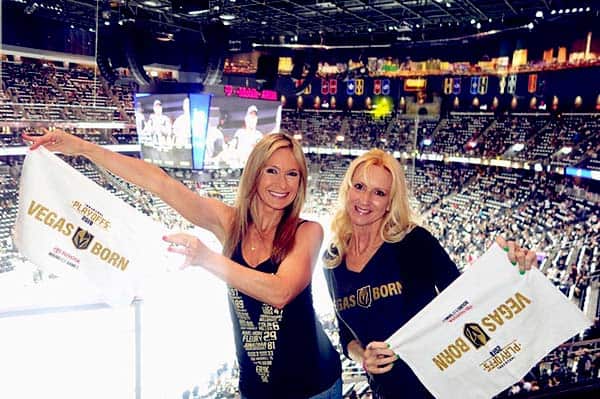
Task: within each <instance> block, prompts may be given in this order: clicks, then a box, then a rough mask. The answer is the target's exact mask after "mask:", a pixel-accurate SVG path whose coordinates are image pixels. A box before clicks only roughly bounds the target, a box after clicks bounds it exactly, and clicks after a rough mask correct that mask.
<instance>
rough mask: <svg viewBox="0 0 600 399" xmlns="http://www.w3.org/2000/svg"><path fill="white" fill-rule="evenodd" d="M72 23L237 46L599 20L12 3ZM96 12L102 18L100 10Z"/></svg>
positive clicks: (437, 7)
mask: <svg viewBox="0 0 600 399" xmlns="http://www.w3.org/2000/svg"><path fill="white" fill-rule="evenodd" d="M8 1H11V2H13V3H15V4H19V5H20V6H22V7H23V10H24V12H25V13H30V14H32V13H37V14H47V15H48V16H49V17H53V18H57V19H62V20H64V21H66V22H68V23H71V24H78V25H87V26H89V27H92V28H93V26H94V25H95V24H96V18H95V17H96V15H99V22H100V23H102V24H104V23H107V22H108V23H119V21H121V23H124V21H125V22H127V21H137V22H138V23H139V22H140V21H143V22H144V24H146V26H148V27H149V28H151V29H153V30H155V31H161V32H166V31H170V32H172V33H173V34H175V35H176V33H177V32H178V31H181V30H187V31H198V32H201V31H202V30H203V29H204V27H206V26H207V25H210V24H215V23H218V24H224V25H227V26H229V31H230V38H231V39H233V40H245V41H248V40H251V41H258V42H263V43H267V42H268V43H278V44H293V43H300V44H301V43H305V44H323V43H326V44H342V43H345V44H357V43H360V44H369V43H375V42H398V41H409V42H410V41H427V40H440V39H442V40H443V39H444V38H451V37H459V36H461V35H471V34H473V35H474V34H478V33H481V32H487V31H491V30H496V31H502V30H509V29H514V28H516V27H519V26H524V25H528V24H529V23H534V24H541V23H546V22H552V21H563V22H567V23H568V22H569V21H575V19H576V18H577V17H580V18H581V17H583V16H587V17H588V18H592V16H595V17H597V16H598V7H597V5H596V2H595V1H593V0H583V1H575V0H408V1H396V0H329V1H324V0H208V1H207V0H179V1H172V0H98V1H97V0H8ZM96 11H98V12H96Z"/></svg>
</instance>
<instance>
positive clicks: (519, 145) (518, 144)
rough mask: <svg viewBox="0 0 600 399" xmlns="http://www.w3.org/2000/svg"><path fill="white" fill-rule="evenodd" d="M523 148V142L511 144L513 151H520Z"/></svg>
mask: <svg viewBox="0 0 600 399" xmlns="http://www.w3.org/2000/svg"><path fill="white" fill-rule="evenodd" d="M523 148H525V144H523V143H517V144H515V145H513V151H514V152H521V151H523Z"/></svg>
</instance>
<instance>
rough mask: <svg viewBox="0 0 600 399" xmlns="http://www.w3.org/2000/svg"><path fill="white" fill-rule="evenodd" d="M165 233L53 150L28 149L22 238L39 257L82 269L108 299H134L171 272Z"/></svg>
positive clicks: (56, 269)
mask: <svg viewBox="0 0 600 399" xmlns="http://www.w3.org/2000/svg"><path fill="white" fill-rule="evenodd" d="M165 233H166V229H165V228H164V227H163V226H162V225H160V224H159V223H157V222H155V221H153V220H151V219H150V218H149V217H147V216H145V215H143V214H142V213H141V212H139V211H137V210H136V209H134V208H133V207H131V206H130V205H128V204H126V203H125V202H123V201H122V200H120V199H119V198H117V197H115V196H114V195H113V194H111V193H109V192H108V191H106V190H105V189H104V188H102V187H100V186H99V185H98V184H96V183H94V182H93V181H92V180H90V179H88V178H87V177H85V176H84V175H82V174H81V173H79V172H78V171H77V170H75V169H74V168H72V167H71V166H69V165H68V164H67V163H66V162H64V161H62V160H61V159H60V158H59V157H57V156H56V155H54V154H52V153H51V152H49V151H48V150H46V149H45V148H43V147H40V148H39V149H37V150H35V151H29V152H28V154H27V157H26V158H25V162H24V164H23V171H22V175H21V182H20V190H19V212H18V215H17V221H16V225H15V241H16V245H17V247H18V249H19V251H20V252H21V254H23V255H24V256H26V257H27V258H28V259H29V260H30V261H31V262H33V263H35V264H37V265H39V266H40V267H44V268H47V269H48V270H50V271H52V272H53V273H58V274H60V273H61V271H64V272H66V273H71V272H76V271H78V272H80V273H82V274H83V275H84V276H85V277H87V278H88V279H89V281H90V282H91V283H92V284H93V285H94V286H96V287H97V288H98V289H99V292H100V294H101V296H102V297H103V298H104V300H105V301H106V303H108V304H110V305H113V306H115V305H123V304H129V303H131V301H132V300H133V299H134V297H136V296H138V297H139V296H141V287H142V282H143V280H144V278H145V277H147V276H149V275H151V274H155V273H157V272H161V271H164V270H165V269H166V263H167V261H168V260H167V257H168V255H167V250H166V248H167V245H166V243H164V242H163V241H162V236H163V235H164V234H165ZM68 269H71V270H68Z"/></svg>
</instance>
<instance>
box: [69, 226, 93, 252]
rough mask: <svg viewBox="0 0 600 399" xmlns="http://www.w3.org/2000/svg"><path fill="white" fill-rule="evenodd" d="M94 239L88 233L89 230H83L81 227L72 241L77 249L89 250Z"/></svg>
mask: <svg viewBox="0 0 600 399" xmlns="http://www.w3.org/2000/svg"><path fill="white" fill-rule="evenodd" d="M93 238H94V236H93V235H91V234H90V233H88V232H87V230H83V229H82V228H81V227H77V231H76V232H75V234H73V237H72V238H71V241H72V242H73V245H75V248H77V249H87V247H89V246H90V243H91V242H92V239H93Z"/></svg>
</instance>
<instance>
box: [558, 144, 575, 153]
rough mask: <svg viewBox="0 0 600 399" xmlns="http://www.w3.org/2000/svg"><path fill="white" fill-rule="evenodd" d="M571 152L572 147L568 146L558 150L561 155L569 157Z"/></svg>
mask: <svg viewBox="0 0 600 399" xmlns="http://www.w3.org/2000/svg"><path fill="white" fill-rule="evenodd" d="M571 151H573V147H569V146H564V147H563V148H561V149H560V153H561V154H563V155H569V154H570V153H571Z"/></svg>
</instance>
